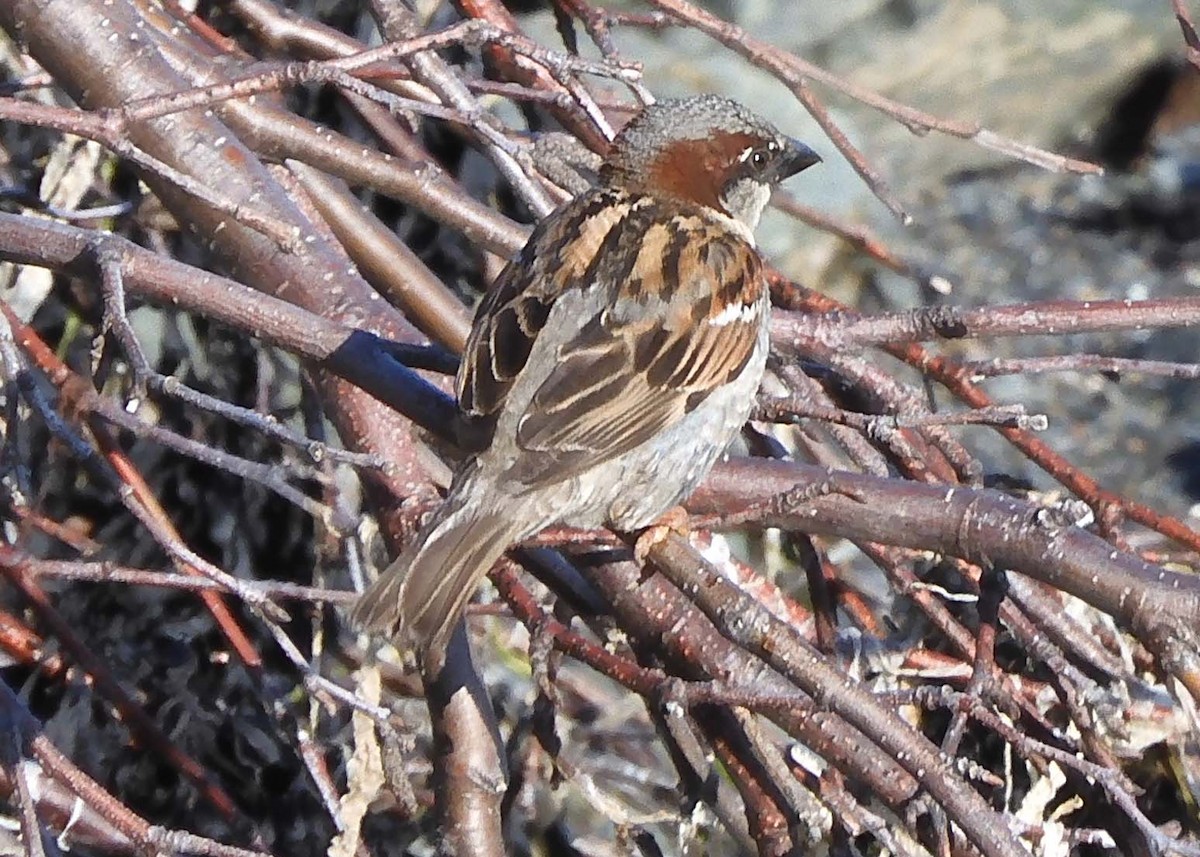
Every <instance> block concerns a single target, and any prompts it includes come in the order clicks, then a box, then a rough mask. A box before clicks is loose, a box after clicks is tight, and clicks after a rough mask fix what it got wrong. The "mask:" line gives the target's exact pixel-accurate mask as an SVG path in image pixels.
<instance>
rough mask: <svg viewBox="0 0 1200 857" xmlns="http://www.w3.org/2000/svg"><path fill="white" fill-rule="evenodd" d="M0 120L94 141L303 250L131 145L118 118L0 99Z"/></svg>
mask: <svg viewBox="0 0 1200 857" xmlns="http://www.w3.org/2000/svg"><path fill="white" fill-rule="evenodd" d="M0 120H8V121H11V122H21V123H24V124H26V125H35V126H37V127H40V128H53V129H55V130H58V131H62V132H64V133H67V134H75V135H76V136H79V137H84V138H86V139H88V140H95V141H96V142H97V143H99V144H100V145H102V146H104V147H105V148H106V149H109V150H110V151H112V152H113V153H114V154H117V155H120V156H121V157H122V158H125V159H127V160H129V161H130V162H131V163H133V164H136V165H137V166H139V167H141V168H142V169H143V170H146V171H147V172H149V173H151V174H154V175H157V176H160V177H161V178H163V179H164V180H166V181H169V182H172V183H173V184H175V185H176V186H177V187H179V188H180V189H181V190H183V191H185V192H186V193H189V194H191V195H192V196H194V197H195V198H196V199H198V200H201V201H203V202H205V203H207V204H208V205H210V206H212V207H213V208H214V209H215V210H217V211H220V212H222V213H224V214H227V215H228V216H230V217H232V218H233V219H234V220H237V221H238V222H239V223H243V224H245V225H246V226H248V227H249V228H251V229H255V230H258V231H259V232H261V233H262V234H263V235H266V236H267V237H269V238H271V239H272V240H273V241H274V242H275V243H276V244H278V245H279V246H280V247H282V248H284V249H286V250H288V251H289V252H293V253H296V252H300V250H301V249H302V247H301V245H300V244H299V243H298V236H297V234H296V230H295V228H294V227H291V226H289V225H288V224H287V223H285V222H284V221H282V220H280V219H278V218H276V217H273V216H271V215H270V214H267V213H265V212H262V211H260V210H258V209H257V208H256V207H253V206H247V205H244V204H239V203H235V202H233V201H231V200H229V199H228V198H227V197H225V196H224V195H222V194H220V193H215V192H213V191H212V190H211V189H210V188H209V187H208V186H207V185H205V184H203V183H202V182H199V181H197V180H196V179H194V178H192V177H191V176H189V175H187V174H186V173H184V172H181V171H180V170H177V169H175V168H174V167H172V166H171V165H170V164H167V163H166V162H164V161H162V160H159V159H158V158H156V157H154V156H153V155H151V154H149V153H148V152H145V151H144V150H142V149H140V148H138V147H137V146H136V145H134V144H133V143H131V142H130V141H129V139H128V137H127V136H126V133H127V129H126V128H125V126H124V123H122V122H121V121H120V118H119V117H118V116H115V115H112V114H109V115H104V114H96V113H89V112H86V111H82V110H69V109H67V108H64V107H54V106H51V105H45V104H36V103H34V102H30V101H19V100H16V99H8V98H0Z"/></svg>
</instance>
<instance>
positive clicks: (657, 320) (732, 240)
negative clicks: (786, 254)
mask: <svg viewBox="0 0 1200 857" xmlns="http://www.w3.org/2000/svg"><path fill="white" fill-rule="evenodd" d="M635 219H636V218H632V217H631V218H626V220H624V221H622V224H621V225H619V226H618V227H617V228H616V229H614V232H618V231H620V232H622V233H624V234H623V236H622V237H623V239H625V240H624V241H623V242H622V243H621V244H620V246H623V247H625V248H626V249H629V248H637V249H636V252H630V253H629V254H628V255H632V256H634V257H636V258H635V262H634V263H633V264H631V265H630V266H629V267H628V268H627V270H625V271H624V272H622V273H624V274H625V276H616V277H613V279H612V280H611V281H612V282H613V283H614V284H615V289H616V291H617V299H616V301H615V302H614V303H613V304H612V305H611V308H610V310H609V311H607V312H606V313H604V314H603V315H602V316H600V317H599V318H596V319H593V320H592V321H590V322H589V323H588V324H586V325H585V326H584V327H583V328H582V329H581V330H580V332H579V334H578V335H577V336H576V337H575V338H574V339H572V340H570V341H569V342H567V343H566V344H565V345H564V346H563V348H562V349H561V352H560V354H559V362H558V366H557V368H556V369H555V370H554V371H553V372H552V373H551V374H550V375H549V377H547V379H546V381H545V382H544V383H543V384H542V386H541V387H540V388H539V389H538V391H537V392H536V393H535V395H534V397H533V400H532V402H531V404H530V407H529V410H528V413H526V414H525V416H524V417H523V418H522V420H521V422H520V426H519V428H518V431H517V445H518V446H519V447H520V448H521V449H522V450H524V451H525V455H524V456H522V458H521V459H520V460H518V462H517V463H516V464H515V465H514V467H513V469H512V471H511V473H510V476H511V477H512V478H514V479H516V480H518V481H521V482H524V483H526V484H528V485H531V486H533V485H540V484H545V483H549V482H555V481H558V480H561V479H564V478H567V477H568V476H570V475H572V474H574V473H577V472H579V471H580V470H582V469H585V468H589V467H593V466H595V465H598V464H602V463H604V462H606V461H609V460H612V459H614V458H616V457H617V456H619V455H622V454H623V453H625V452H628V451H629V450H631V449H633V448H634V447H636V446H638V445H640V444H642V443H644V442H645V441H647V440H649V439H650V438H651V437H652V436H653V435H655V434H656V433H658V432H659V431H661V430H662V429H663V428H665V427H667V426H670V425H671V424H673V423H674V422H676V421H678V420H679V419H681V418H682V417H683V416H684V415H685V414H686V413H688V412H689V411H691V410H692V409H693V408H695V407H696V406H697V405H699V404H700V403H701V402H702V401H704V399H705V398H706V397H707V396H708V395H709V393H711V392H712V391H713V390H714V389H716V388H718V387H720V386H722V385H723V384H726V383H728V382H729V381H730V380H732V379H733V378H735V377H736V376H737V375H738V374H739V373H740V372H741V371H742V369H743V368H745V366H746V363H747V361H749V359H750V356H751V355H752V354H753V352H754V347H755V344H756V342H757V339H758V332H759V326H760V323H761V316H760V312H761V308H762V307H761V304H760V302H759V298H760V296H761V294H762V290H763V289H764V288H765V285H764V283H763V276H762V267H761V263H760V261H759V258H758V256H757V254H756V253H755V252H754V250H753V249H752V248H751V247H750V246H749V245H748V244H746V243H745V242H744V241H742V240H741V239H739V238H737V237H736V236H734V235H731V234H730V233H728V232H727V231H725V230H722V229H719V228H718V227H716V226H715V225H714V224H712V223H711V222H709V221H707V220H704V219H702V218H699V217H695V216H688V217H676V218H674V219H672V220H671V221H670V222H665V221H662V220H660V221H658V222H655V223H651V224H650V225H649V226H648V227H647V225H646V224H640V225H638V224H635V223H633V222H632V221H634V220H635ZM625 224H629V226H630V228H628V229H626V228H624V226H625ZM610 237H611V236H610ZM664 279H665V281H666V282H667V283H672V284H677V285H675V287H674V288H665V287H664V283H663V281H664ZM730 306H732V307H733V309H729V307H730Z"/></svg>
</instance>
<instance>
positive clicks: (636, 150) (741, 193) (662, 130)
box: [600, 95, 821, 234]
mask: <svg viewBox="0 0 1200 857" xmlns="http://www.w3.org/2000/svg"><path fill="white" fill-rule="evenodd" d="M820 160H821V158H820V157H819V156H818V155H817V153H816V152H814V151H813V150H812V149H810V148H809V147H808V146H806V145H804V144H803V143H801V142H799V141H798V140H793V139H792V138H790V137H787V136H785V135H784V134H781V133H780V132H779V131H778V130H777V129H776V128H775V127H774V126H773V125H771V123H770V122H767V121H766V120H765V119H762V118H761V117H759V116H756V115H755V114H754V113H752V112H751V111H749V110H747V109H746V108H745V107H743V106H742V105H740V104H738V103H737V102H735V101H730V100H729V99H728V98H721V97H719V96H715V95H700V96H695V97H693V98H681V99H668V100H663V101H659V102H656V103H654V104H651V105H649V106H648V107H646V108H644V109H643V110H642V112H641V113H639V114H638V115H637V116H635V117H634V118H633V119H632V120H630V122H629V124H627V125H626V126H625V127H624V128H623V129H622V130H621V132H620V133H619V134H618V135H617V136H616V138H615V139H614V140H613V142H612V147H611V148H610V150H609V153H608V156H607V157H606V158H605V161H604V166H603V167H602V168H601V172H600V178H601V181H602V182H603V183H605V184H608V185H610V186H619V187H626V188H629V189H631V190H635V191H641V192H645V193H650V194H653V195H656V196H661V197H669V198H672V199H677V200H680V201H682V202H686V203H693V204H698V205H701V206H705V207H706V208H709V209H712V210H713V211H715V212H716V213H717V214H719V215H723V216H724V217H727V218H729V219H730V220H732V221H733V222H734V224H736V225H738V226H740V227H741V228H742V229H744V230H745V231H746V233H747V234H749V233H750V232H751V231H753V229H754V228H755V227H756V226H757V225H758V220H759V217H760V216H761V215H762V212H763V209H764V208H765V207H766V205H767V202H768V200H769V199H770V197H771V189H772V188H773V187H774V186H775V185H777V184H778V183H779V182H781V181H783V180H784V179H786V178H788V177H789V176H793V175H795V174H796V173H798V172H800V171H801V170H804V169H807V168H808V167H811V166H812V165H813V164H816V163H818V162H820Z"/></svg>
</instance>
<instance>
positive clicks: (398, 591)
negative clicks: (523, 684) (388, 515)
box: [350, 499, 536, 653]
mask: <svg viewBox="0 0 1200 857" xmlns="http://www.w3.org/2000/svg"><path fill="white" fill-rule="evenodd" d="M479 505H480V504H478V503H472V504H470V505H469V506H458V507H456V506H455V504H454V502H453V499H451V500H448V501H447V504H446V506H444V507H443V509H442V511H441V512H439V514H438V516H437V518H435V519H434V520H433V521H432V522H431V523H430V525H429V526H428V527H427V528H426V529H425V530H424V531H423V532H422V533H421V535H420V536H419V537H418V538H417V540H416V542H415V543H414V544H413V545H412V546H411V547H410V548H408V549H407V550H405V551H404V552H403V553H401V554H400V556H399V557H397V558H396V560H395V561H394V562H393V563H392V564H391V565H389V566H388V567H387V569H386V570H385V571H384V572H383V574H381V575H380V576H379V579H378V580H376V581H375V583H373V584H372V585H371V586H370V588H368V589H367V591H366V592H364V593H363V594H362V597H361V598H359V600H358V603H357V604H356V605H355V606H354V610H353V612H352V613H351V615H350V619H351V621H352V622H353V623H354V624H356V625H358V626H359V627H361V628H363V629H364V630H367V631H372V632H377V633H382V634H387V635H389V636H391V637H392V638H393V639H394V640H395V641H397V642H403V643H407V644H408V645H411V646H412V647H413V648H414V649H416V650H418V651H420V652H422V653H426V652H435V653H440V652H441V651H442V650H443V649H444V648H445V646H446V643H447V641H448V640H449V638H450V632H451V631H452V630H453V629H454V625H455V623H456V622H457V621H458V619H459V617H460V616H461V615H462V612H463V610H464V608H465V606H466V603H467V601H468V600H469V599H470V598H471V596H472V595H473V594H474V592H475V589H476V588H477V587H478V585H479V582H480V581H481V580H482V579H483V577H484V575H486V574H487V573H488V571H489V570H490V569H491V567H492V565H493V564H495V562H496V560H498V559H499V558H500V556H501V555H502V554H503V553H504V551H505V550H507V549H508V547H509V545H511V544H512V543H514V542H517V541H520V540H521V539H524V538H526V537H528V536H529V535H530V533H531V532H532V531H533V530H534V529H536V525H531V524H528V523H527V522H525V521H524V520H522V517H523V516H521V515H520V514H513V510H509V509H503V510H501V509H496V510H488V511H483V512H481V511H480V510H479V508H478V507H479Z"/></svg>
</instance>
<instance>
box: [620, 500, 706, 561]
mask: <svg viewBox="0 0 1200 857" xmlns="http://www.w3.org/2000/svg"><path fill="white" fill-rule="evenodd" d="M691 531H692V529H691V526H690V524H689V522H688V513H687V509H685V508H683V507H682V506H672V507H671V508H670V509H668V510H667V511H666V512H664V513H663V514H662V515H660V516H659V518H658V520H657V521H655V522H654V523H653V524H651V525H650V526H648V527H646V529H644V530H642V532H641V534H640V535H639V536H638V537H637V541H636V542H634V543H633V558H634V559H636V560H637V563H638V565H645V564H646V560H647V558H648V557H649V556H650V552H651V551H653V550H654V548H655V547H656V546H658V545H659V544H661V543H662V542H665V541H666V540H667V537H668V536H670V535H671V533H676V534H678V535H681V536H683V537H684V538H687V536H688V535H689V534H690V533H691Z"/></svg>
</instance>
